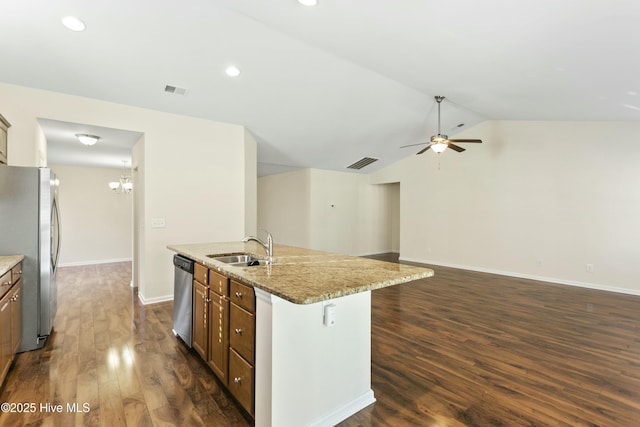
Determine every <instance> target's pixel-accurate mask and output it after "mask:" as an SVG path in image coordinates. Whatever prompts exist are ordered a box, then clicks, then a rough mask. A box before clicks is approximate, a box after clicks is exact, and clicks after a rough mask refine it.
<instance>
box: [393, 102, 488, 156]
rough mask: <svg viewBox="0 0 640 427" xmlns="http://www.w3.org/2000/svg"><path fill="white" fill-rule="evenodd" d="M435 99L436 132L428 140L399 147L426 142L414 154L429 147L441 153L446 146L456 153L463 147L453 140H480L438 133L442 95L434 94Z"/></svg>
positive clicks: (478, 140)
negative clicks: (436, 106) (450, 136)
mask: <svg viewBox="0 0 640 427" xmlns="http://www.w3.org/2000/svg"><path fill="white" fill-rule="evenodd" d="M435 99H436V102H437V103H438V134H437V135H433V136H432V137H431V140H430V141H429V142H421V143H419V144H411V145H405V146H403V147H400V148H405V147H413V146H415V145H422V144H427V146H426V147H424V148H423V149H422V150H420V151H418V152H417V153H416V154H422V153H424V152H425V151H427V150H428V149H429V148H431V149H432V150H433V151H435V152H436V153H442V152H443V151H444V150H446V149H447V147H449V148H451V149H452V150H453V151H457V152H458V153H461V152H463V151H464V148H462V147H459V146H457V145H455V144H453V142H457V143H467V142H475V143H481V142H482V140H481V139H449V136H447V135H443V134H441V133H440V103H441V102H442V100H443V99H444V96H435Z"/></svg>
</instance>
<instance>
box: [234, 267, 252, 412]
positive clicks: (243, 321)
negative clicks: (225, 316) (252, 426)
mask: <svg viewBox="0 0 640 427" xmlns="http://www.w3.org/2000/svg"><path fill="white" fill-rule="evenodd" d="M229 290H230V292H229V299H230V301H231V304H229V390H231V393H232V394H233V395H234V396H235V397H236V399H238V402H240V404H241V405H242V406H243V407H244V409H246V410H247V412H249V413H250V414H251V415H254V410H255V389H254V378H255V377H254V363H255V354H256V350H255V349H256V315H255V312H256V309H255V307H256V297H255V292H254V290H253V287H251V286H247V285H245V284H243V283H240V282H237V281H235V280H231V284H230V289H229Z"/></svg>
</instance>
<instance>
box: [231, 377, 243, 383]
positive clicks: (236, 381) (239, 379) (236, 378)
mask: <svg viewBox="0 0 640 427" xmlns="http://www.w3.org/2000/svg"><path fill="white" fill-rule="evenodd" d="M233 382H234V383H236V384H240V383H241V382H242V377H235V378H234V379H233Z"/></svg>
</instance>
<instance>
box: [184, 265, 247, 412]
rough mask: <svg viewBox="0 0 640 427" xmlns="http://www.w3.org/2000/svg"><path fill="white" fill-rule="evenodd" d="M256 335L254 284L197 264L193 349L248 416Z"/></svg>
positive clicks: (194, 278) (195, 271)
mask: <svg viewBox="0 0 640 427" xmlns="http://www.w3.org/2000/svg"><path fill="white" fill-rule="evenodd" d="M255 336H256V320H255V292H254V290H253V287H251V286H247V285H245V284H243V283H240V282H237V281H235V280H230V279H229V278H228V277H226V276H225V275H223V274H221V273H219V272H217V271H215V270H213V269H209V268H208V267H206V266H204V265H202V264H198V263H196V264H195V266H194V274H193V348H194V349H195V350H196V352H197V353H198V354H200V356H201V357H202V358H203V359H204V360H205V361H206V362H207V364H208V365H209V367H210V368H211V370H212V371H213V372H214V373H215V374H216V376H217V377H218V378H219V379H220V381H222V383H223V384H224V385H226V386H227V388H228V389H229V391H230V392H231V394H232V395H233V396H234V397H235V398H236V399H237V400H238V402H239V403H240V404H241V405H242V406H243V407H244V409H245V410H246V411H247V412H248V413H249V414H251V416H254V399H255V390H254V385H253V382H254V360H255V341H256V337H255Z"/></svg>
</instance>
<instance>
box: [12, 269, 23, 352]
mask: <svg viewBox="0 0 640 427" xmlns="http://www.w3.org/2000/svg"><path fill="white" fill-rule="evenodd" d="M21 299H22V280H18V283H16V284H15V286H14V287H13V290H12V291H11V296H10V300H11V356H12V358H13V355H14V354H15V352H16V351H17V350H18V347H20V342H21V341H22V301H21Z"/></svg>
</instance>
